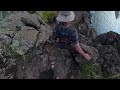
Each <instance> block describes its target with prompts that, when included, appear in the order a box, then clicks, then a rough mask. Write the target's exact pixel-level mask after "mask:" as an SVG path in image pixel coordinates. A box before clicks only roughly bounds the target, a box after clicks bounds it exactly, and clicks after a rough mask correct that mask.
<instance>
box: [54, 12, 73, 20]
mask: <svg viewBox="0 0 120 90" xmlns="http://www.w3.org/2000/svg"><path fill="white" fill-rule="evenodd" d="M74 18H75V15H74V12H73V11H60V12H59V15H58V17H57V18H56V19H57V21H59V22H71V21H73V20H74Z"/></svg>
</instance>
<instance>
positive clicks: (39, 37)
mask: <svg viewBox="0 0 120 90" xmlns="http://www.w3.org/2000/svg"><path fill="white" fill-rule="evenodd" d="M0 28H1V29H0V40H1V41H2V43H4V44H5V45H6V46H7V47H9V48H10V51H13V52H14V53H15V55H18V56H19V58H17V57H14V55H13V56H9V55H8V56H7V57H11V58H10V59H9V58H7V59H6V60H7V61H8V65H7V64H6V65H7V66H6V67H7V68H8V69H10V67H12V66H10V67H9V63H10V65H12V64H11V63H13V62H15V64H16V65H15V67H16V69H15V70H16V71H15V74H12V72H10V71H9V70H8V71H9V73H10V76H9V77H10V78H11V79H12V78H14V77H15V78H18V79H23V78H27V79H38V78H40V77H39V76H40V72H43V71H45V70H46V68H48V67H49V65H48V64H49V63H48V64H47V63H46V62H48V55H47V54H46V53H44V50H43V48H44V43H45V42H46V40H47V39H48V38H49V35H50V33H51V30H50V28H49V26H48V25H47V24H45V23H44V21H42V18H41V17H40V16H39V15H38V14H36V13H35V14H29V13H28V12H26V11H24V12H18V13H14V14H12V15H11V16H9V17H7V18H6V19H5V20H3V21H2V22H1V25H0ZM38 47H39V49H38ZM42 50H43V51H42ZM13 57H14V58H13ZM1 58H3V59H5V57H4V56H2V57H1ZM3 61H4V60H1V63H2V62H3ZM3 63H4V62H3ZM1 65H2V64H1ZM3 67H5V66H3ZM33 67H34V68H33ZM4 70H5V72H6V69H4ZM13 70H14V69H13ZM48 70H49V69H48ZM1 72H2V69H1ZM33 74H34V75H33ZM9 77H6V75H4V74H1V78H9Z"/></svg>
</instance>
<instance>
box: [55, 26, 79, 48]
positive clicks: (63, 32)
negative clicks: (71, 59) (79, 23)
mask: <svg viewBox="0 0 120 90" xmlns="http://www.w3.org/2000/svg"><path fill="white" fill-rule="evenodd" d="M57 38H58V39H59V43H58V46H59V47H60V48H67V44H68V43H71V44H73V45H75V44H77V43H78V34H77V30H76V29H75V28H73V27H71V26H69V27H68V28H65V29H63V28H61V27H60V24H58V25H56V27H55V29H54V31H53V39H54V40H56V39H57Z"/></svg>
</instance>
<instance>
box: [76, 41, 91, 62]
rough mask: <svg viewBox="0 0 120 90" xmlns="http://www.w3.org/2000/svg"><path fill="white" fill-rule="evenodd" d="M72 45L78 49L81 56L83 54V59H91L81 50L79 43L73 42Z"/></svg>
mask: <svg viewBox="0 0 120 90" xmlns="http://www.w3.org/2000/svg"><path fill="white" fill-rule="evenodd" d="M74 47H75V50H76V51H78V52H79V53H80V54H81V55H82V56H84V58H85V59H87V60H90V59H91V57H90V55H89V54H87V53H85V52H84V51H83V49H82V48H81V47H80V44H79V43H77V44H75V45H74Z"/></svg>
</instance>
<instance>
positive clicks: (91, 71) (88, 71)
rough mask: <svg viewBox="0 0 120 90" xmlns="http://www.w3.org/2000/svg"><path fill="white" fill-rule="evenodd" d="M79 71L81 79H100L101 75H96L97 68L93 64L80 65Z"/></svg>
mask: <svg viewBox="0 0 120 90" xmlns="http://www.w3.org/2000/svg"><path fill="white" fill-rule="evenodd" d="M80 71H81V74H82V77H83V79H100V78H102V76H101V75H99V74H97V73H96V72H97V68H96V66H95V65H94V64H89V63H86V64H85V63H84V64H81V65H80Z"/></svg>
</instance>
